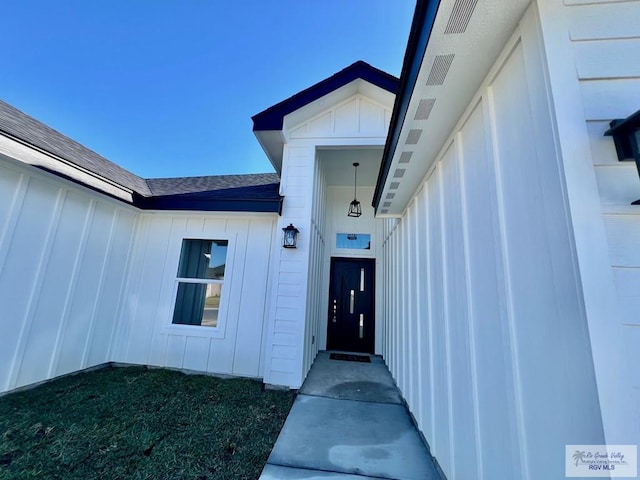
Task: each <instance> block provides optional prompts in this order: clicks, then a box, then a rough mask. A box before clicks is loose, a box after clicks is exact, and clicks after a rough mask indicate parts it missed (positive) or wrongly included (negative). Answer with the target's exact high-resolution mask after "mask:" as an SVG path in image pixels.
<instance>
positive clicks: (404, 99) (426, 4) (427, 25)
mask: <svg viewBox="0 0 640 480" xmlns="http://www.w3.org/2000/svg"><path fill="white" fill-rule="evenodd" d="M439 6H440V0H418V2H417V4H416V10H415V12H414V15H413V21H412V23H411V31H410V33H409V40H408V42H407V50H406V52H405V56H404V61H403V64H402V72H401V74H400V83H399V87H398V93H397V94H396V99H395V103H394V106H393V113H392V115H391V123H390V125H389V134H388V136H387V142H386V143H385V147H384V153H383V155H382V164H381V166H380V172H379V173H378V181H377V182H376V188H375V191H374V194H373V202H372V206H373V208H374V209H375V211H376V213H377V211H378V206H379V204H380V199H381V197H382V191H383V189H384V185H385V183H386V181H387V177H388V176H389V170H390V169H391V163H392V160H393V155H394V152H395V150H396V147H397V145H398V140H399V138H400V133H401V132H402V126H403V124H404V120H405V118H406V116H407V111H408V108H409V103H410V100H411V96H412V95H413V91H414V89H415V86H416V81H417V79H418V74H419V73H420V67H421V65H422V60H423V59H424V54H425V52H426V50H427V45H428V44H429V38H430V37H431V32H432V30H433V25H434V23H435V20H436V15H437V13H438V7H439Z"/></svg>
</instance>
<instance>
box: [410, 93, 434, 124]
mask: <svg viewBox="0 0 640 480" xmlns="http://www.w3.org/2000/svg"><path fill="white" fill-rule="evenodd" d="M435 103H436V99H435V98H423V99H422V100H420V103H419V104H418V108H417V109H416V116H415V117H413V119H414V120H428V119H429V115H431V110H433V106H434V105H435Z"/></svg>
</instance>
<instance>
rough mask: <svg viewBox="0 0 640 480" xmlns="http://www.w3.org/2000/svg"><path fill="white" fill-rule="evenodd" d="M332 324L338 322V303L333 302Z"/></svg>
mask: <svg viewBox="0 0 640 480" xmlns="http://www.w3.org/2000/svg"><path fill="white" fill-rule="evenodd" d="M331 322H332V323H337V322H338V301H337V300H335V299H334V300H333V318H332V319H331Z"/></svg>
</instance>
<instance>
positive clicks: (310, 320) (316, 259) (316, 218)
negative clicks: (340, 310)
mask: <svg viewBox="0 0 640 480" xmlns="http://www.w3.org/2000/svg"><path fill="white" fill-rule="evenodd" d="M314 168H315V181H314V188H313V199H312V208H311V229H310V232H309V234H310V237H311V238H310V245H309V249H310V256H309V272H308V280H307V282H308V283H307V285H308V287H307V310H306V311H307V318H306V320H305V336H304V364H303V372H304V373H305V374H306V372H308V371H309V369H310V368H311V364H312V363H313V360H314V359H315V358H316V355H317V353H318V349H319V345H320V338H322V337H323V332H321V329H326V323H325V322H324V319H325V318H326V315H325V311H324V310H325V309H324V306H325V305H326V301H325V296H326V289H325V288H324V285H325V281H326V275H325V269H324V267H325V262H324V259H325V254H326V248H325V235H326V233H325V231H324V225H325V216H326V213H325V212H326V205H327V183H326V179H325V175H324V171H323V169H322V166H321V165H320V163H319V162H318V161H317V160H316V161H315V162H314Z"/></svg>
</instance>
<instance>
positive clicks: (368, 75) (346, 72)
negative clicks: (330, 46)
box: [251, 60, 398, 132]
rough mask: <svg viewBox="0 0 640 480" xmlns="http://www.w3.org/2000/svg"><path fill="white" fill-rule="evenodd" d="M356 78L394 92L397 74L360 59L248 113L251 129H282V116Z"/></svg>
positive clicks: (396, 84) (255, 130)
mask: <svg viewBox="0 0 640 480" xmlns="http://www.w3.org/2000/svg"><path fill="white" fill-rule="evenodd" d="M357 79H362V80H366V81H367V82H369V83H371V84H373V85H376V86H378V87H380V88H382V89H384V90H387V91H388V92H391V93H394V94H395V93H396V90H397V89H398V79H397V78H396V77H394V76H393V75H390V74H388V73H386V72H383V71H382V70H379V69H377V68H375V67H372V66H371V65H369V64H368V63H366V62H363V61H362V60H359V61H357V62H355V63H353V64H351V65H349V66H348V67H346V68H344V69H342V70H340V71H339V72H338V73H335V74H333V75H331V76H330V77H329V78H326V79H324V80H322V81H321V82H318V83H316V84H315V85H312V86H311V87H309V88H307V89H305V90H302V91H301V92H299V93H296V94H295V95H293V96H291V97H289V98H287V99H286V100H283V101H282V102H280V103H277V104H275V105H274V106H272V107H269V108H267V109H266V110H264V111H262V112H260V113H258V114H256V115H254V116H253V117H251V119H252V120H253V131H254V132H257V131H264V130H282V126H283V121H284V117H285V116H287V115H288V114H290V113H292V112H295V111H296V110H299V109H300V108H302V107H304V106H305V105H308V104H310V103H311V102H313V101H315V100H318V99H319V98H322V97H324V96H325V95H327V94H329V93H331V92H333V91H334V90H337V89H338V88H340V87H343V86H344V85H347V84H348V83H351V82H353V81H354V80H357Z"/></svg>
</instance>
